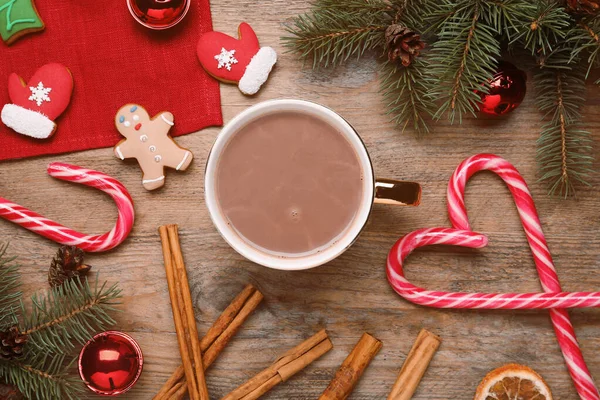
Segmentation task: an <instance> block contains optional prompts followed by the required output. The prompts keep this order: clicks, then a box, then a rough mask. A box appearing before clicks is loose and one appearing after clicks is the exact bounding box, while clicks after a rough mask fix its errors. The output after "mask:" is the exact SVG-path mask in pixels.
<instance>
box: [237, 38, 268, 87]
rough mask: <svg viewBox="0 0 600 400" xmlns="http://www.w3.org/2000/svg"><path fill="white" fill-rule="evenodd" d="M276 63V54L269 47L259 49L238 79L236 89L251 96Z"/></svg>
mask: <svg viewBox="0 0 600 400" xmlns="http://www.w3.org/2000/svg"><path fill="white" fill-rule="evenodd" d="M276 62H277V53H275V50H273V49H272V48H271V47H261V48H260V50H259V51H258V53H256V54H255V55H254V57H252V60H250V63H249V64H248V66H247V67H246V72H244V76H242V79H240V83H239V84H238V87H239V88H240V91H241V92H242V93H244V94H248V95H253V94H255V93H256V92H258V91H259V90H260V87H261V86H262V84H263V83H265V81H266V80H267V78H268V77H269V73H270V72H271V69H273V65H275V63H276Z"/></svg>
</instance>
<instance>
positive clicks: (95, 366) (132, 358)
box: [79, 331, 144, 396]
mask: <svg viewBox="0 0 600 400" xmlns="http://www.w3.org/2000/svg"><path fill="white" fill-rule="evenodd" d="M143 364H144V356H143V355H142V350H141V349H140V346H139V345H138V344H137V342H136V341H135V340H134V339H133V338H132V337H131V336H129V335H127V334H125V333H123V332H118V331H106V332H102V333H99V334H97V335H96V336H94V337H93V338H92V339H91V340H90V341H89V342H87V343H86V344H85V346H83V349H82V350H81V353H80V354H79V375H80V376H81V379H83V381H84V383H85V384H86V386H87V387H88V388H89V389H90V390H91V391H93V392H94V393H97V394H100V395H105V396H116V395H118V394H121V393H125V392H126V391H128V390H129V389H131V388H132V387H133V385H135V383H136V382H137V380H138V378H139V377H140V375H141V373H142V366H143Z"/></svg>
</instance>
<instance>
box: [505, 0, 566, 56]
mask: <svg viewBox="0 0 600 400" xmlns="http://www.w3.org/2000/svg"><path fill="white" fill-rule="evenodd" d="M572 23H573V19H572V18H571V16H570V15H569V14H568V13H567V12H566V11H565V9H564V8H563V7H561V6H560V4H559V3H558V2H556V1H552V0H539V1H537V2H535V7H528V8H524V9H523V22H522V23H521V26H520V29H519V31H520V33H519V34H518V35H517V36H516V37H515V38H514V39H513V41H512V42H513V43H514V42H516V41H517V40H519V41H521V42H522V43H523V47H525V48H526V49H528V50H529V51H531V54H533V55H535V56H542V55H548V54H550V53H551V52H552V51H554V49H555V48H556V47H557V44H559V43H562V42H563V40H564V39H565V37H566V36H567V32H568V31H569V27H570V26H571V24H572Z"/></svg>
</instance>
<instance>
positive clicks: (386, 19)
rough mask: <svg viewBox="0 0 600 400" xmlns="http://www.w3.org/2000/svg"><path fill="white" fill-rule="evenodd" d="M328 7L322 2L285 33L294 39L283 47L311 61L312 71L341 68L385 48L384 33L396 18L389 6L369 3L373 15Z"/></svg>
mask: <svg viewBox="0 0 600 400" xmlns="http://www.w3.org/2000/svg"><path fill="white" fill-rule="evenodd" d="M354 1H355V2H356V0H354ZM329 3H330V1H329V0H321V1H320V2H317V3H316V4H315V6H314V9H313V12H312V13H310V14H304V15H299V16H297V17H296V18H294V19H293V20H292V22H291V23H289V24H287V25H286V27H285V29H286V31H287V32H288V33H289V34H291V36H287V37H283V38H282V41H283V43H284V45H285V46H286V47H288V48H290V50H293V51H295V52H297V53H299V55H300V58H302V59H304V60H307V59H312V61H313V65H312V67H313V68H316V67H318V66H323V67H328V66H335V65H339V64H342V63H344V62H345V61H347V60H348V59H349V58H350V57H356V58H360V57H361V56H362V55H363V54H364V53H365V52H366V51H367V50H372V49H375V48H381V49H382V48H383V45H384V43H385V35H384V32H385V29H386V28H387V27H388V26H389V24H390V21H391V20H392V18H393V17H392V16H391V15H390V13H391V14H393V10H392V8H390V5H389V4H388V3H387V2H384V1H381V0H374V1H373V2H372V3H370V7H373V10H374V11H372V12H354V11H352V10H353V9H352V8H350V11H348V10H347V9H345V8H346V7H344V8H338V7H335V6H331V5H329ZM362 3H363V5H364V2H362ZM328 5H329V6H328Z"/></svg>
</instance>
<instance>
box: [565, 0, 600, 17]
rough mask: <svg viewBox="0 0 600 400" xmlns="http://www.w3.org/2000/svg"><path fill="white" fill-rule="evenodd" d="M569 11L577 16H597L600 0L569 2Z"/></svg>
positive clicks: (570, 0)
mask: <svg viewBox="0 0 600 400" xmlns="http://www.w3.org/2000/svg"><path fill="white" fill-rule="evenodd" d="M567 11H568V12H569V13H571V14H575V15H596V14H598V11H600V0H567Z"/></svg>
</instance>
